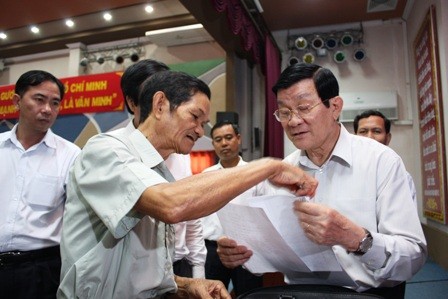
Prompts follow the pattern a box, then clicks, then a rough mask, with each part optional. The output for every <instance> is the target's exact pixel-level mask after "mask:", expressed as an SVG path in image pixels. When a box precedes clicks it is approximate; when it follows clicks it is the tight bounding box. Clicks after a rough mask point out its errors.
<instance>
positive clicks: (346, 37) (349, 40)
mask: <svg viewBox="0 0 448 299" xmlns="http://www.w3.org/2000/svg"><path fill="white" fill-rule="evenodd" d="M341 44H343V45H344V46H350V45H351V44H353V36H352V35H351V34H350V33H348V32H346V33H344V34H343V35H342V37H341Z"/></svg>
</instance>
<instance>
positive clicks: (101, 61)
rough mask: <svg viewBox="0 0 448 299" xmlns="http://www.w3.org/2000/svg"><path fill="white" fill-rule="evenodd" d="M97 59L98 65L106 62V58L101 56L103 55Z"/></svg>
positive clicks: (99, 55) (97, 56)
mask: <svg viewBox="0 0 448 299" xmlns="http://www.w3.org/2000/svg"><path fill="white" fill-rule="evenodd" d="M95 58H96V62H98V64H103V63H104V61H106V60H105V59H104V56H103V55H101V54H98V55H96V57H95Z"/></svg>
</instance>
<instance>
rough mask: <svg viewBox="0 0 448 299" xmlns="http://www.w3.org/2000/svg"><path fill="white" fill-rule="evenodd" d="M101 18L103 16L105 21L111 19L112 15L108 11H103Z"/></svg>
mask: <svg viewBox="0 0 448 299" xmlns="http://www.w3.org/2000/svg"><path fill="white" fill-rule="evenodd" d="M103 18H104V19H105V20H106V21H111V20H112V15H111V14H110V13H108V12H105V13H104V14H103Z"/></svg>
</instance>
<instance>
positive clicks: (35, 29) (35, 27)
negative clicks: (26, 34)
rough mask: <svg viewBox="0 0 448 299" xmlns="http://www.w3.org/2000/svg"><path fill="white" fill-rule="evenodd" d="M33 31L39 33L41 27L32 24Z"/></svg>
mask: <svg viewBox="0 0 448 299" xmlns="http://www.w3.org/2000/svg"><path fill="white" fill-rule="evenodd" d="M30 30H31V32H32V33H34V34H38V33H39V31H40V30H39V28H38V27H37V26H31V28H30Z"/></svg>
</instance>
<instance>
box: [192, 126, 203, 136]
mask: <svg viewBox="0 0 448 299" xmlns="http://www.w3.org/2000/svg"><path fill="white" fill-rule="evenodd" d="M194 132H195V133H196V134H198V136H199V138H201V137H202V136H204V134H205V130H204V128H203V127H202V126H196V129H195V130H194Z"/></svg>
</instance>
